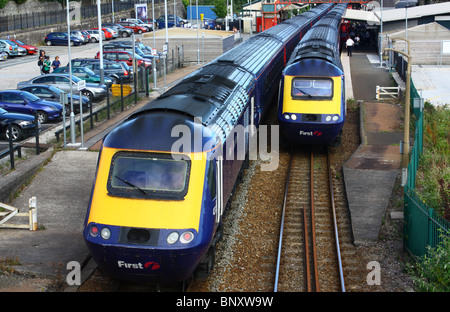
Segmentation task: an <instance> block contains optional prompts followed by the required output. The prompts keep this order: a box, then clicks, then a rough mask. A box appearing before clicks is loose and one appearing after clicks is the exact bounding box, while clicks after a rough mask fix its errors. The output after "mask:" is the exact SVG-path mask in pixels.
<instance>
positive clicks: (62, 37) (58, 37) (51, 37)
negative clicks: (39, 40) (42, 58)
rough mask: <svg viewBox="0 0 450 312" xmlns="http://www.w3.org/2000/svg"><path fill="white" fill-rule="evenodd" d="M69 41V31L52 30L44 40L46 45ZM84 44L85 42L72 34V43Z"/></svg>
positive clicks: (63, 43) (62, 43)
mask: <svg viewBox="0 0 450 312" xmlns="http://www.w3.org/2000/svg"><path fill="white" fill-rule="evenodd" d="M68 41H69V38H68V36H67V33H65V32H52V33H49V34H48V35H47V36H45V38H44V42H45V44H46V45H48V46H51V45H67V43H68ZM81 44H83V42H82V41H81V40H80V39H78V38H77V37H74V36H70V45H71V46H73V45H81Z"/></svg>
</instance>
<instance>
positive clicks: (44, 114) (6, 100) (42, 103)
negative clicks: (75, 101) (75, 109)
mask: <svg viewBox="0 0 450 312" xmlns="http://www.w3.org/2000/svg"><path fill="white" fill-rule="evenodd" d="M0 108H3V109H4V110H6V111H8V112H12V113H19V114H26V115H32V116H34V114H37V119H38V122H40V123H45V122H47V121H48V120H54V119H59V118H61V117H62V105H61V104H58V103H55V102H50V101H46V100H42V99H40V98H38V97H37V96H36V95H33V94H31V93H29V92H27V91H22V90H5V91H0Z"/></svg>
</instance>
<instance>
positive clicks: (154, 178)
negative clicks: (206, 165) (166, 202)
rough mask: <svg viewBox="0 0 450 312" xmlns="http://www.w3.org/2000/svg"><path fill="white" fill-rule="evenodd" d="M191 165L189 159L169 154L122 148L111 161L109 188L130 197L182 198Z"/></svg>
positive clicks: (122, 195)
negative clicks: (137, 151)
mask: <svg viewBox="0 0 450 312" xmlns="http://www.w3.org/2000/svg"><path fill="white" fill-rule="evenodd" d="M190 167H191V163H190V160H185V159H182V160H175V159H173V158H172V157H170V155H162V154H150V153H131V152H119V153H117V154H115V155H114V156H113V159H112V162H111V168H110V172H109V177H108V185H107V188H108V192H109V194H110V195H113V196H119V197H129V198H157V199H183V198H184V196H185V195H186V194H187V189H188V183H189V175H190Z"/></svg>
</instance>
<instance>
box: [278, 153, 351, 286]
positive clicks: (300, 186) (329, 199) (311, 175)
mask: <svg viewBox="0 0 450 312" xmlns="http://www.w3.org/2000/svg"><path fill="white" fill-rule="evenodd" d="M329 164H330V160H329V154H328V151H324V150H323V149H322V148H315V147H314V148H311V149H310V150H306V149H305V148H303V149H302V150H299V149H297V150H292V151H291V154H290V160H289V165H288V174H287V178H286V190H285V196H284V203H283V213H282V217H281V230H280V239H279V245H278V258H277V265H276V273H275V275H276V276H275V285H274V291H301V292H310V291H314V292H319V291H333V292H337V291H345V283H344V275H343V269H342V261H341V254H340V245H339V234H338V227H337V225H338V222H337V216H336V209H335V208H336V207H335V203H334V202H335V198H334V189H333V183H332V181H333V177H332V170H331V167H330V165H329Z"/></svg>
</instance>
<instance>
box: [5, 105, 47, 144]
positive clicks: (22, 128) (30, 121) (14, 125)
mask: <svg viewBox="0 0 450 312" xmlns="http://www.w3.org/2000/svg"><path fill="white" fill-rule="evenodd" d="M8 124H10V125H11V132H12V140H13V141H14V142H16V141H19V140H21V139H26V138H27V137H29V136H31V135H34V134H36V130H35V129H36V127H35V125H34V116H31V115H24V114H17V113H8V112H7V111H5V110H4V109H3V108H0V135H1V136H2V137H4V138H6V139H9V132H8ZM40 128H41V124H38V131H40Z"/></svg>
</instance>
